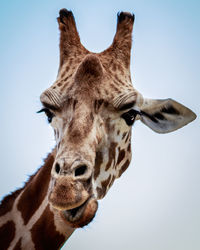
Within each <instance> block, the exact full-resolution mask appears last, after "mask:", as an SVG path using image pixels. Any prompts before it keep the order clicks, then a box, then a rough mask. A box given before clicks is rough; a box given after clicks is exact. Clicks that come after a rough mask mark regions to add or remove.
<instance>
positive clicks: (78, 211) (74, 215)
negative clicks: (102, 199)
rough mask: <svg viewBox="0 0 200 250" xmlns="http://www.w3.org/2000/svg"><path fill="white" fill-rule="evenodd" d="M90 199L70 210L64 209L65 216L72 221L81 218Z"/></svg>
mask: <svg viewBox="0 0 200 250" xmlns="http://www.w3.org/2000/svg"><path fill="white" fill-rule="evenodd" d="M89 200H90V198H88V199H87V200H86V201H85V202H84V203H82V204H81V205H80V206H78V207H75V208H72V209H69V210H64V211H63V213H64V216H65V218H66V219H67V220H69V221H70V222H74V221H77V220H79V218H80V217H81V215H82V214H83V212H84V209H85V207H86V204H87V203H88V201H89Z"/></svg>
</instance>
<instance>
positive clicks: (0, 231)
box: [0, 221, 15, 250]
mask: <svg viewBox="0 0 200 250" xmlns="http://www.w3.org/2000/svg"><path fill="white" fill-rule="evenodd" d="M14 236H15V224H14V222H13V221H8V222H7V223H6V224H4V225H3V226H2V227H1V228H0V248H1V250H6V249H8V247H9V245H10V242H11V241H12V240H13V239H14Z"/></svg>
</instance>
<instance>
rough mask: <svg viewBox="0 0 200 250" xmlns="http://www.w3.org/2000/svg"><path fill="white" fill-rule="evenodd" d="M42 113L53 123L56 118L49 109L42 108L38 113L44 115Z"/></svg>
mask: <svg viewBox="0 0 200 250" xmlns="http://www.w3.org/2000/svg"><path fill="white" fill-rule="evenodd" d="M42 112H44V113H45V115H46V116H47V120H48V122H49V123H51V121H52V119H53V117H54V114H53V113H52V112H51V111H50V110H49V109H48V108H42V109H41V110H39V111H38V112H37V113H42Z"/></svg>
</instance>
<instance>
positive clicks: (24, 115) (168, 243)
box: [0, 0, 200, 250]
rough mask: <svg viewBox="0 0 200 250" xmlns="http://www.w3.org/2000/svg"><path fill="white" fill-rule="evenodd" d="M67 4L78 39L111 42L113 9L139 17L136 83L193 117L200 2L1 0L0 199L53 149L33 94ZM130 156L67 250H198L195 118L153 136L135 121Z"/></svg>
mask: <svg viewBox="0 0 200 250" xmlns="http://www.w3.org/2000/svg"><path fill="white" fill-rule="evenodd" d="M61 8H68V9H71V10H72V11H73V13H74V15H75V18H76V23H77V27H78V30H79V34H80V37H81V41H82V43H83V44H84V45H85V47H86V48H87V49H89V50H91V51H94V52H99V51H101V50H104V49H105V48H107V47H108V46H109V45H110V43H111V42H112V39H113V36H114V33H115V29H116V15H117V12H118V11H121V10H123V11H129V12H133V13H135V16H136V19H135V25H134V31H133V50H132V66H131V70H132V81H133V84H134V86H135V87H136V88H137V89H138V90H139V91H140V92H141V93H142V94H143V95H144V96H145V97H150V98H168V97H171V98H173V99H175V100H177V101H179V102H181V103H183V104H185V105H186V106H188V107H189V108H191V109H192V110H193V111H194V112H196V114H197V115H198V116H199V107H200V105H199V93H200V74H199V71H200V65H199V58H200V48H199V47H200V30H199V27H200V14H199V13H200V2H199V1H198V0H190V1H185V0H173V1H172V0H169V1H168V0H166V1H156V0H154V1H151V0H137V1H134V0H131V1H128V0H118V1H114V0H111V1H109V0H107V1H105V0H101V1H95V0H93V1H89V0H84V1H78V0H68V1H65V0H57V1H53V0H48V1H47V0H43V1H39V0H35V1H27V0H18V1H14V0H10V1H7V0H1V1H0V26H1V29H0V30H1V35H0V64H1V66H0V76H1V80H0V103H1V105H0V114H1V116H0V126H1V127H0V128H1V129H0V138H1V140H0V152H1V174H0V196H1V197H2V196H3V195H5V194H7V193H9V192H10V191H13V190H15V189H16V188H17V187H21V186H22V184H23V182H24V181H25V180H26V179H27V177H28V175H31V174H32V173H34V172H35V171H36V169H37V168H38V167H39V166H40V165H41V164H42V159H43V158H45V157H46V155H47V152H49V151H50V150H51V149H52V148H53V146H54V139H53V132H52V130H51V128H50V126H49V125H48V124H47V122H46V119H45V118H44V117H43V116H42V115H38V114H36V111H37V110H39V109H40V107H41V106H40V102H39V96H40V94H41V92H42V91H43V90H44V89H45V88H47V87H48V86H50V85H51V84H52V83H53V81H54V80H55V78H56V74H57V70H58V58H59V54H58V53H59V50H58V42H59V32H58V27H57V22H56V17H57V16H58V12H59V9H61ZM132 148H133V160H132V163H131V165H130V167H129V169H128V170H127V171H126V173H125V174H124V175H123V176H122V177H121V178H120V179H119V180H117V181H116V182H115V183H114V185H113V187H112V188H111V189H110V191H109V193H108V194H107V196H106V197H105V198H104V199H103V200H102V201H101V202H100V204H99V210H98V212H97V215H96V217H95V219H94V221H93V222H92V223H91V224H90V225H89V226H88V227H86V228H84V229H79V230H77V231H76V232H75V233H74V234H73V235H72V237H71V238H70V239H69V241H68V242H67V243H66V244H65V246H64V247H63V249H68V250H77V249H80V248H81V249H82V250H102V249H104V250H110V249H115V250H122V249H126V250H133V249H134V250H199V249H200V238H199V228H200V213H199V211H200V199H199V188H200V184H199V183H200V181H199V178H200V156H199V155H200V129H199V118H198V117H197V119H196V120H195V122H193V123H191V124H190V125H188V126H187V127H184V128H182V129H180V130H179V131H176V132H173V133H171V134H167V135H159V134H156V133H154V132H153V131H151V130H150V129H149V128H147V127H145V126H144V125H143V124H141V123H140V122H138V123H137V124H135V125H134V127H133V141H132Z"/></svg>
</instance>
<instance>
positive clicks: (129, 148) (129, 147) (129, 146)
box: [127, 143, 131, 152]
mask: <svg viewBox="0 0 200 250" xmlns="http://www.w3.org/2000/svg"><path fill="white" fill-rule="evenodd" d="M127 150H128V152H131V143H129V145H128V148H127Z"/></svg>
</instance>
